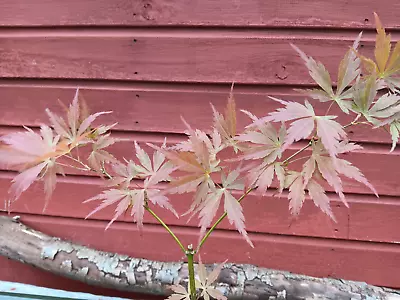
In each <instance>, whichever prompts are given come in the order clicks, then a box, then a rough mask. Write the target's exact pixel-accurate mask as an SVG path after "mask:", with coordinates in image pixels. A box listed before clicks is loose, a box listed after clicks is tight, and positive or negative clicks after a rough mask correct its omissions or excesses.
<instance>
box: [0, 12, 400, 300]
mask: <svg viewBox="0 0 400 300" xmlns="http://www.w3.org/2000/svg"><path fill="white" fill-rule="evenodd" d="M375 20H376V25H377V26H376V28H377V36H376V45H375V52H374V56H375V57H374V59H371V58H367V57H364V56H363V55H361V54H359V53H358V50H357V49H358V46H359V42H360V39H361V33H360V35H359V36H358V37H357V38H356V40H355V42H354V44H353V45H352V47H350V48H349V49H348V50H347V52H346V53H345V55H344V58H343V59H342V61H341V62H340V65H339V69H338V78H337V83H336V85H335V86H334V85H333V84H332V80H331V77H330V75H329V73H328V71H327V70H326V68H325V67H324V65H323V64H322V63H320V62H318V61H315V60H314V59H313V58H311V57H309V56H307V55H306V54H305V53H303V52H302V50H300V49H299V48H297V47H296V46H294V45H292V47H293V48H294V50H295V51H296V52H297V53H298V54H299V55H300V57H301V59H302V60H303V61H304V63H305V65H306V67H307V69H308V71H309V73H310V75H311V77H312V78H313V80H314V81H315V82H316V84H317V85H318V86H319V87H318V88H315V89H307V90H300V91H299V92H300V93H302V94H303V95H304V96H305V98H309V99H310V100H309V101H308V100H304V102H302V103H299V102H293V101H290V99H289V100H282V99H277V98H273V97H270V99H272V100H273V101H277V102H279V103H280V104H281V105H282V107H281V108H279V109H277V110H276V111H273V112H270V113H269V114H268V115H267V116H256V115H254V114H252V113H251V112H248V111H244V110H242V111H241V113H240V116H241V117H243V118H248V119H249V124H248V126H246V127H245V128H244V130H243V131H242V132H238V131H237V127H236V118H237V116H238V115H237V114H238V112H237V111H236V104H235V100H234V95H233V85H232V89H231V92H230V95H229V98H228V102H227V106H226V108H225V111H224V112H223V113H220V112H218V111H217V110H216V109H215V108H214V106H212V105H211V108H210V115H211V112H212V114H213V124H212V127H211V129H210V130H209V131H207V132H205V131H202V130H199V129H194V128H192V127H191V126H190V125H189V124H188V123H186V122H185V120H183V122H184V123H185V125H186V128H187V130H186V134H187V136H188V138H187V140H185V141H184V142H181V143H178V144H176V145H167V143H166V142H164V144H163V145H154V144H151V143H147V145H148V146H149V147H146V149H152V152H153V153H151V154H149V153H147V152H146V151H145V150H143V148H142V146H143V145H139V144H138V143H137V142H135V143H134V145H133V146H132V147H133V148H134V150H135V152H136V158H132V159H124V160H122V161H119V160H118V159H117V158H116V157H115V156H114V155H113V154H111V153H109V152H108V151H107V147H109V146H110V145H112V144H114V143H116V142H118V141H119V140H118V139H116V138H113V137H112V136H111V132H110V130H112V128H113V127H114V126H115V124H112V125H99V126H95V125H93V124H94V123H96V122H97V121H98V120H96V119H98V118H99V119H100V118H101V116H102V115H104V114H109V113H111V112H99V113H95V114H90V113H89V112H88V109H87V107H86V106H85V105H84V102H83V101H79V93H78V92H79V91H78V90H77V91H76V95H75V98H74V99H73V101H72V103H71V104H70V106H69V108H67V112H66V114H67V115H66V118H65V119H64V118H62V117H60V116H58V115H56V114H54V113H53V112H51V111H50V110H47V111H46V112H47V114H48V117H49V121H50V126H48V125H42V126H41V128H40V132H37V131H33V130H31V129H29V128H26V131H24V132H16V133H10V134H7V135H5V136H2V137H1V141H2V142H3V143H4V146H3V147H2V148H1V149H0V160H1V162H3V163H5V164H7V165H9V166H11V167H15V166H17V167H20V173H19V174H18V175H17V176H15V178H14V179H13V181H12V185H11V188H10V191H9V195H10V196H9V199H7V206H8V208H9V209H10V206H11V205H12V203H13V202H14V201H15V200H17V199H18V198H19V197H20V195H21V193H23V192H24V191H26V190H27V189H28V188H29V186H30V185H31V184H32V183H33V182H34V181H35V180H41V181H43V183H44V192H45V199H46V201H45V205H44V207H46V205H47V203H48V200H49V199H50V196H51V194H52V192H53V191H54V189H55V186H56V178H57V176H56V174H64V169H66V168H76V169H79V170H83V171H87V172H94V173H96V174H98V175H99V176H101V177H102V178H103V179H104V183H105V188H104V191H103V192H102V193H100V194H98V195H96V196H94V197H92V198H90V199H87V200H86V201H84V202H91V201H99V202H100V204H99V205H98V206H97V208H96V209H95V210H93V211H92V212H91V213H90V214H89V216H91V215H92V214H95V213H96V212H98V211H99V210H101V209H103V208H105V207H107V206H110V205H112V206H114V205H115V206H116V208H115V214H114V216H113V217H112V220H111V221H110V223H109V224H108V226H110V225H111V224H112V223H113V222H114V221H115V220H117V219H118V218H119V217H120V216H121V215H123V214H124V213H125V212H128V213H130V215H131V216H132V219H133V221H134V222H136V224H137V226H138V227H139V229H140V228H142V227H143V216H144V214H145V213H149V214H150V215H152V216H153V217H154V218H155V219H156V220H157V221H158V222H159V223H160V224H161V225H162V226H163V227H164V228H165V229H166V231H168V233H169V234H170V235H171V236H172V238H173V239H174V240H175V241H176V243H177V245H178V246H179V247H180V248H181V250H182V251H183V253H184V255H186V257H187V262H188V271H189V282H188V286H187V287H184V286H181V285H174V286H171V289H172V291H173V292H174V293H173V294H172V295H171V296H169V298H168V299H170V300H180V299H186V300H194V299H199V298H204V299H209V298H210V297H212V298H216V299H225V296H224V295H223V293H222V292H221V291H220V290H217V289H215V288H213V282H214V281H215V280H216V279H217V277H218V274H219V272H220V270H221V268H222V265H220V266H219V267H217V268H216V269H215V270H214V271H212V272H211V273H210V274H208V275H207V272H206V269H205V267H204V265H203V264H202V263H201V262H200V263H199V265H198V268H197V271H198V272H197V275H196V274H195V269H194V257H195V255H197V254H199V253H200V251H201V248H202V246H203V244H204V242H205V241H206V240H207V238H208V237H209V236H210V234H211V233H212V232H213V230H214V229H215V228H216V227H217V226H218V225H219V224H220V222H221V221H222V220H223V219H224V218H226V217H227V218H228V220H229V222H230V223H231V224H232V225H233V226H235V228H236V229H237V230H238V231H239V233H240V234H241V235H242V236H243V238H244V239H245V240H246V241H247V243H248V244H249V245H250V246H251V247H253V244H252V242H251V240H250V238H249V237H248V234H247V232H246V229H245V216H244V214H243V210H242V206H241V202H242V201H243V200H244V199H245V198H246V196H247V195H248V194H249V193H251V192H253V193H256V194H257V193H258V195H259V196H260V197H262V196H264V194H265V192H266V191H267V190H268V189H271V188H274V189H275V190H276V195H277V196H279V195H281V194H282V192H283V191H284V190H288V192H287V198H288V200H289V209H290V211H291V213H292V214H293V215H295V216H296V215H298V214H299V213H300V209H301V207H302V205H303V202H304V200H305V198H306V194H307V195H308V196H309V198H310V199H311V200H312V201H313V202H314V204H315V205H316V206H317V207H319V208H320V209H321V210H322V212H324V213H325V214H327V215H328V216H329V217H331V218H332V220H335V216H334V214H333V213H332V210H331V207H330V204H329V201H330V199H329V197H328V196H327V195H326V193H325V187H327V186H330V187H331V188H332V189H333V190H334V191H335V192H336V193H337V194H338V196H339V198H340V199H341V201H343V203H344V204H345V205H347V202H346V198H345V195H344V193H343V186H342V179H343V178H344V177H347V178H350V179H352V180H356V181H358V182H360V183H362V184H364V185H365V186H367V187H368V188H369V189H370V190H372V191H373V193H375V194H376V195H377V196H378V194H377V192H376V191H375V189H374V187H373V186H372V185H371V184H370V183H369V182H368V180H367V179H366V178H365V177H364V175H363V174H362V173H361V172H360V170H359V169H358V168H357V167H356V166H354V165H352V163H351V162H349V161H348V160H345V159H343V158H342V156H343V154H344V153H347V152H352V151H355V150H359V149H361V146H360V145H357V144H355V143H352V142H350V141H349V140H348V137H347V134H346V129H348V128H349V127H352V126H357V125H359V124H365V126H370V127H371V129H376V128H380V129H382V128H383V129H385V130H386V131H387V132H388V133H390V135H391V138H392V149H391V151H393V149H394V148H395V147H396V144H397V142H398V138H399V131H400V96H398V94H397V92H398V88H399V87H400V78H399V77H396V76H397V75H398V74H399V71H400V43H397V44H396V46H395V47H394V49H393V51H392V49H391V40H390V35H388V34H386V33H385V29H384V28H383V27H382V25H381V23H380V21H379V18H378V16H377V15H375ZM361 70H363V72H362V73H363V75H361ZM318 102H323V103H326V113H325V114H324V115H317V114H316V113H315V111H314V108H313V105H314V103H318ZM260 105H262V104H260ZM333 105H337V106H338V107H339V108H340V110H341V111H342V113H343V114H348V115H353V116H354V118H352V119H353V121H352V122H351V123H349V124H340V123H339V122H338V121H337V120H336V119H337V116H336V115H331V114H329V110H330V108H331V107H332V106H333ZM95 120H96V122H94V121H95ZM295 143H299V144H300V146H297V148H296V146H293V144H295ZM82 147H86V148H89V149H90V154H89V155H88V156H85V157H82V155H81V156H80V155H79V151H78V150H79V149H80V148H82ZM290 148H292V149H293V148H295V149H299V150H298V151H295V152H294V151H293V150H291V152H289V153H290V155H289V154H288V151H287V150H288V149H290ZM300 154H302V155H300ZM294 161H297V164H292V162H294ZM296 166H300V167H296ZM183 193H187V194H188V196H187V199H188V204H190V205H188V210H187V211H186V212H184V215H190V217H193V216H195V215H197V216H198V218H199V220H200V221H199V227H200V230H199V231H200V232H199V240H198V241H197V246H193V245H189V246H184V245H183V244H182V242H181V241H180V239H179V237H178V236H176V235H175V234H174V233H173V231H172V230H171V228H170V227H169V226H168V225H167V224H166V223H165V222H164V221H163V220H162V219H161V218H160V217H159V216H158V215H157V214H156V212H155V211H154V210H153V208H154V207H156V206H159V207H161V208H165V209H167V210H169V211H170V212H171V213H173V214H175V215H176V216H177V217H178V213H177V212H176V211H175V210H174V208H173V207H172V205H171V204H170V201H169V197H171V195H174V194H183ZM238 193H242V194H241V196H240V197H236V196H235V195H238ZM285 194H286V193H285ZM239 195H240V194H239ZM222 204H223V210H224V213H223V214H222V215H221V216H220V217H219V218H218V219H216V221H215V220H214V219H215V217H216V214H217V210H218V208H219V207H220V205H222ZM89 216H88V217H89ZM213 221H214V222H213ZM108 226H107V227H108Z"/></svg>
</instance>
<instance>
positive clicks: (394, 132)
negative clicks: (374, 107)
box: [390, 121, 400, 152]
mask: <svg viewBox="0 0 400 300" xmlns="http://www.w3.org/2000/svg"><path fill="white" fill-rule="evenodd" d="M390 134H391V136H392V149H390V151H391V152H392V151H393V150H394V149H395V148H396V144H397V143H398V141H399V136H400V121H394V122H392V123H391V124H390Z"/></svg>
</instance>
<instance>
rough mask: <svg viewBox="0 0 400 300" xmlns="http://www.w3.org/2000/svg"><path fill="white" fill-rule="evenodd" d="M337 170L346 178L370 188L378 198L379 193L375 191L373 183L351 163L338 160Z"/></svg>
mask: <svg viewBox="0 0 400 300" xmlns="http://www.w3.org/2000/svg"><path fill="white" fill-rule="evenodd" d="M336 168H337V170H338V172H339V173H341V174H343V175H344V176H346V177H348V178H351V179H354V180H356V181H358V182H360V183H362V184H364V185H365V186H366V187H368V188H369V189H370V190H371V191H372V192H373V193H374V194H375V195H376V196H377V197H379V196H378V192H377V191H376V190H375V188H374V187H373V186H372V184H371V183H369V181H368V180H367V179H366V178H365V176H364V175H363V174H362V173H361V171H360V170H359V169H358V168H357V167H355V166H353V165H352V164H351V163H350V162H349V161H347V160H344V159H338V160H337V162H336Z"/></svg>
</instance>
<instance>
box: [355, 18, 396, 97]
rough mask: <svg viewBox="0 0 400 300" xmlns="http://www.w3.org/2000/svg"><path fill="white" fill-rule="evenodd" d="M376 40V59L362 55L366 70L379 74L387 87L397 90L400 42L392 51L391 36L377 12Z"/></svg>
mask: <svg viewBox="0 0 400 300" xmlns="http://www.w3.org/2000/svg"><path fill="white" fill-rule="evenodd" d="M374 16H375V24H376V31H377V35H376V41H375V51H374V56H375V61H373V60H372V59H370V58H367V57H365V56H360V58H361V60H362V62H363V64H364V67H365V69H366V71H367V72H368V73H370V74H377V76H378V78H379V79H382V80H383V81H384V82H385V84H386V85H387V87H388V88H389V89H390V90H392V91H394V92H395V91H397V90H398V88H399V87H400V82H399V78H398V77H396V76H397V75H399V71H400V42H397V43H396V46H395V47H394V49H393V51H392V52H391V48H392V47H391V36H390V34H386V32H385V28H384V27H383V26H382V23H381V21H380V20H379V17H378V15H377V14H376V13H374Z"/></svg>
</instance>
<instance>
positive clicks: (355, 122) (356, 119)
mask: <svg viewBox="0 0 400 300" xmlns="http://www.w3.org/2000/svg"><path fill="white" fill-rule="evenodd" d="M360 117H361V114H358V115H357V116H356V118H355V119H354V120H353V121H351V123H349V124H347V125H344V126H343V128H344V129H346V128H347V127H350V126H352V125H356V124H357V121H358V119H359V118H360Z"/></svg>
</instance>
